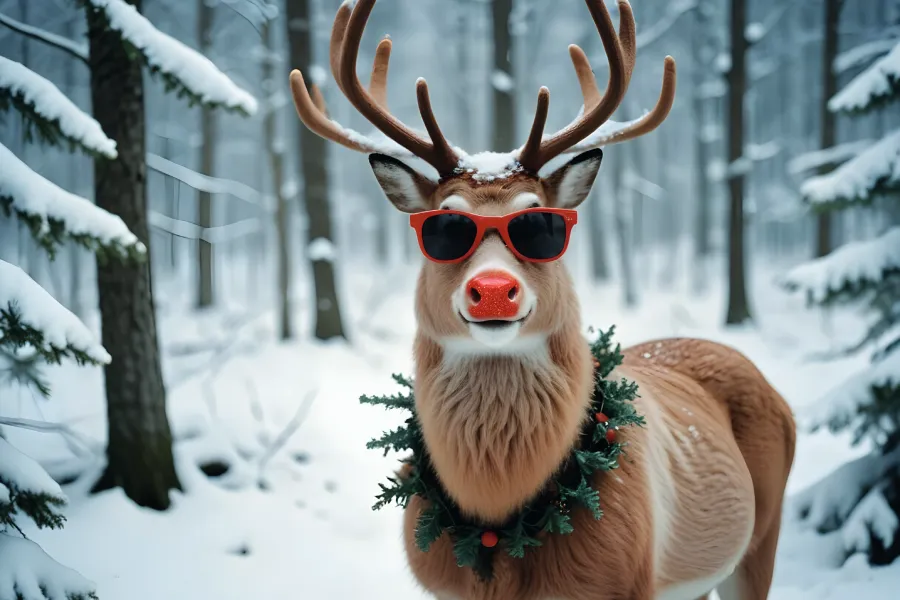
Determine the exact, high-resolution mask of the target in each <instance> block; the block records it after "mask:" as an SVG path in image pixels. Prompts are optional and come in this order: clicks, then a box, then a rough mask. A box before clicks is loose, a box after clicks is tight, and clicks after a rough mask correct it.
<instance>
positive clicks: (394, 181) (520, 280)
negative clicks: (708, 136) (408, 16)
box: [291, 0, 675, 354]
mask: <svg viewBox="0 0 900 600" xmlns="http://www.w3.org/2000/svg"><path fill="white" fill-rule="evenodd" d="M375 2H376V0H355V1H350V0H345V2H343V4H341V7H340V8H339V9H338V13H337V16H336V17H335V20H334V26H333V27H332V30H331V46H330V59H331V60H330V62H331V72H332V74H333V75H334V79H335V81H336V82H337V88H338V89H339V90H340V91H341V93H342V94H343V95H344V96H345V97H346V98H347V99H348V100H349V101H350V103H351V104H352V105H353V106H354V107H355V108H356V109H357V110H358V111H359V112H360V114H362V115H363V116H364V117H365V118H366V119H367V120H368V121H369V122H370V123H371V124H372V125H374V126H375V127H376V128H377V129H378V130H379V131H381V133H383V134H384V135H385V136H386V137H387V138H388V139H389V142H390V143H389V144H385V143H382V142H381V141H378V142H376V141H375V140H373V139H371V138H368V137H366V136H364V135H361V134H359V133H357V132H354V131H351V130H349V129H347V128H345V127H342V126H341V125H339V124H338V123H336V122H334V121H332V120H331V119H330V118H328V114H327V110H326V107H325V100H324V98H323V96H322V94H321V93H320V92H319V90H318V88H316V87H315V86H314V85H313V86H310V87H309V88H308V87H307V84H306V81H305V80H304V78H303V75H302V74H301V73H300V72H299V71H293V72H292V73H291V93H292V95H293V97H294V105H295V106H296V108H297V115H298V116H299V117H300V120H301V121H303V123H304V124H305V125H306V126H307V127H308V128H309V129H310V130H311V131H313V132H315V133H316V134H318V135H320V136H321V137H323V138H325V139H327V140H331V141H332V142H335V143H337V144H340V145H342V146H344V147H346V148H349V149H351V150H354V151H357V152H364V153H366V154H369V155H370V162H371V164H372V167H373V169H374V171H375V176H376V178H377V179H378V181H379V183H380V184H381V187H382V189H383V190H384V191H385V193H386V194H387V196H388V198H389V199H390V200H391V202H393V204H394V206H396V207H397V208H398V209H400V210H401V211H404V212H407V213H413V217H412V219H411V221H412V224H413V225H414V226H416V227H417V228H418V230H419V238H420V245H421V246H422V249H423V252H425V254H426V255H429V254H436V255H440V256H439V257H442V258H445V259H448V260H444V261H443V262H436V261H434V260H429V261H427V262H426V264H425V266H424V267H423V269H422V274H421V277H420V280H419V286H418V292H417V311H418V317H419V326H420V330H421V332H422V333H424V334H425V335H427V336H429V337H431V338H432V339H434V340H435V341H438V342H440V343H442V344H443V345H444V347H445V348H447V349H449V350H451V351H452V350H454V349H455V350H460V351H461V352H462V353H463V354H473V353H498V352H500V353H510V352H514V353H520V352H522V351H523V350H529V349H531V348H543V347H544V345H543V344H542V343H541V342H542V340H543V339H544V338H546V336H547V335H548V334H550V333H552V332H553V331H554V330H555V329H557V328H559V327H560V324H561V322H562V319H563V316H562V315H565V314H567V313H568V314H570V315H571V314H572V313H573V312H577V303H574V302H575V301H574V294H573V291H572V285H571V282H570V281H569V278H568V274H567V273H566V271H565V270H564V268H563V267H562V264H561V263H560V262H558V261H556V260H555V259H556V258H558V257H559V256H560V255H561V254H562V251H563V250H564V249H565V248H564V247H563V248H562V249H561V250H560V249H559V248H557V250H560V251H559V252H558V253H557V255H556V256H551V255H552V254H553V252H552V250H553V245H552V244H551V243H550V242H552V241H553V240H556V241H558V237H559V235H560V234H562V235H563V237H564V238H565V239H568V234H569V233H570V231H571V225H572V224H573V223H574V220H575V213H574V212H571V210H572V209H574V208H575V207H576V206H578V205H579V204H580V203H581V202H582V201H583V200H584V199H585V197H587V194H588V192H589V190H590V188H591V185H592V183H593V181H594V178H595V176H596V174H597V169H598V168H599V166H600V156H601V154H600V150H598V148H600V147H601V146H606V145H609V144H616V143H620V142H624V141H627V140H630V139H634V138H637V137H640V136H642V135H645V134H647V133H649V132H650V131H653V130H654V129H655V128H656V127H658V126H659V125H660V124H661V123H662V122H663V121H664V120H665V119H666V116H668V114H669V111H670V109H671V108H672V103H673V101H674V98H675V61H674V60H672V58H671V57H666V59H665V62H664V69H663V85H662V91H661V92H660V95H659V99H658V100H657V103H656V106H655V107H654V108H653V110H652V111H650V112H649V113H647V114H645V115H644V116H643V117H641V118H640V119H637V120H635V121H631V122H629V123H612V122H608V119H609V118H610V117H611V116H612V114H613V112H615V110H616V108H617V107H618V106H619V104H620V103H621V102H622V98H623V97H624V95H625V91H626V90H627V89H628V83H629V81H630V80H631V75H632V71H633V69H634V60H635V52H636V50H637V46H636V43H637V42H636V38H635V35H636V30H635V24H634V15H633V14H632V11H631V6H630V4H629V3H628V0H618V9H619V31H618V34H617V33H616V28H615V26H614V25H613V23H612V19H611V17H610V14H609V11H608V10H607V8H606V4H605V2H604V1H603V0H585V3H586V5H587V7H588V10H589V12H590V14H591V18H592V20H593V21H594V24H595V25H596V27H597V32H598V33H599V34H600V39H601V41H602V42H603V47H604V50H605V51H606V55H607V59H608V62H609V81H608V83H607V87H606V91H605V92H604V93H602V94H601V92H600V90H599V88H598V87H597V82H596V80H595V78H594V74H593V70H592V69H591V64H590V62H589V61H588V58H587V56H586V55H585V53H584V51H583V50H582V49H581V48H579V47H578V46H576V45H572V46H570V47H569V54H570V57H571V59H572V64H573V66H574V67H575V74H576V76H577V77H578V81H579V83H580V85H581V91H582V95H583V96H584V104H583V109H582V111H581V112H580V113H579V115H578V117H577V118H576V119H575V120H574V121H572V122H571V123H570V124H569V125H568V126H566V127H564V128H563V129H561V130H560V131H558V132H556V133H554V134H552V135H544V126H545V125H546V123H547V116H548V111H549V107H550V91H549V90H548V89H547V88H541V90H540V91H539V92H538V101H537V108H536V111H535V117H534V122H533V124H532V127H531V131H530V133H529V136H528V139H527V141H526V142H525V144H524V145H523V146H522V147H520V148H518V149H516V150H514V151H513V152H511V153H510V154H508V155H505V158H504V157H503V156H502V155H492V156H490V158H491V159H492V163H493V162H494V159H503V160H507V159H509V160H508V161H507V162H509V163H510V165H511V167H512V168H511V169H510V170H509V172H508V173H505V174H504V176H501V177H495V178H494V179H493V180H491V181H488V180H487V179H489V178H480V177H478V172H474V171H470V170H469V169H468V168H467V166H466V165H467V164H471V160H470V159H472V158H473V157H471V156H469V155H468V154H466V153H465V152H463V151H462V150H460V149H459V148H456V147H454V146H453V145H452V144H450V143H449V142H448V141H447V139H446V138H445V137H444V135H443V133H442V132H441V129H440V127H439V126H438V123H437V119H436V118H435V115H434V111H433V110H432V106H431V98H430V95H429V91H428V85H427V83H426V82H425V80H424V79H420V80H419V81H418V82H417V83H416V101H417V104H418V106H419V112H420V113H421V116H422V122H423V124H424V125H425V129H426V131H427V136H426V135H424V134H422V133H420V132H418V131H416V130H413V129H411V128H410V127H408V126H406V125H404V124H403V123H402V122H400V120H398V119H397V118H396V117H395V116H394V115H392V114H391V112H390V110H389V109H388V104H387V77H388V67H389V62H390V56H391V49H392V42H391V40H390V39H389V38H385V39H383V40H382V41H381V42H380V43H379V44H378V47H377V48H376V50H375V62H374V65H373V67H372V78H371V80H370V82H369V86H368V89H367V88H366V86H364V85H363V84H362V82H361V81H360V80H359V78H358V77H357V59H358V58H359V46H360V42H361V41H362V37H363V31H364V30H365V27H366V23H367V21H368V19H369V16H370V15H371V13H372V9H373V7H374V6H375ZM385 152H387V153H388V154H390V155H391V156H387V155H385V154H384V153H385ZM579 153H580V154H579ZM563 154H574V155H577V156H576V158H574V159H573V160H572V161H571V162H569V163H568V164H567V165H565V166H564V167H562V168H560V169H559V170H557V171H556V172H555V173H553V174H552V175H550V176H549V177H546V178H541V177H538V175H537V173H538V172H539V171H540V169H541V168H542V167H543V166H544V165H546V164H547V163H548V162H550V161H551V160H553V159H554V158H556V157H558V156H561V155H563ZM407 157H418V158H420V159H422V160H424V161H425V162H427V163H428V164H430V165H431V166H432V167H434V168H435V169H436V170H437V172H438V174H439V175H440V176H441V179H440V181H438V182H435V181H432V180H430V179H428V178H426V177H424V176H422V175H420V174H419V173H417V172H415V171H413V170H412V169H410V168H409V167H408V166H406V165H405V164H404V163H402V162H400V161H399V160H397V159H398V158H407ZM541 208H543V209H553V210H556V211H557V216H560V218H562V219H563V223H562V225H560V222H559V220H558V219H556V217H555V216H551V215H549V212H552V210H551V211H549V212H548V211H547V210H543V211H542V213H541V214H537V213H534V214H532V213H533V212H534V210H539V209H541ZM522 210H525V211H529V210H530V212H529V213H528V214H527V215H526V217H527V218H523V219H519V217H520V215H518V214H517V212H518V211H522ZM567 210H568V211H570V212H568V213H566V212H565V211H567ZM427 211H441V212H443V211H447V214H445V215H443V216H445V217H451V216H453V217H454V218H448V219H443V220H440V221H436V220H432V218H433V216H434V215H429V214H428V212H427ZM453 211H455V212H453ZM417 216H421V218H420V219H419V220H416V219H417ZM504 217H506V218H504ZM426 219H427V220H426ZM542 219H543V221H542ZM565 219H568V221H566V220H565ZM473 223H474V225H473ZM435 224H437V225H435ZM426 225H427V226H428V236H427V240H426V236H425V229H426ZM541 227H543V228H544V230H543V231H541V230H540V228H541ZM560 230H562V231H560ZM548 238H549V242H548ZM426 241H428V242H429V243H432V242H435V241H436V242H437V243H438V245H437V246H435V247H430V248H429V247H428V245H427V244H426V243H425V242H426ZM529 243H532V244H537V245H540V244H544V246H543V247H540V248H536V247H535V246H534V245H532V246H528V247H526V246H527V245H528V244H529ZM460 246H461V247H462V251H460ZM535 256H538V257H540V260H542V261H544V262H535V261H534V260H532V259H533V258H534V257H535ZM434 258H435V256H431V259H434Z"/></svg>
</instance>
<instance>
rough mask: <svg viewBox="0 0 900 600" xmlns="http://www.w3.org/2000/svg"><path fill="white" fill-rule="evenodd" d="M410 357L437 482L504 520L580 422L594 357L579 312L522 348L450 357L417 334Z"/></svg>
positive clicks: (550, 469) (556, 462) (556, 460)
mask: <svg viewBox="0 0 900 600" xmlns="http://www.w3.org/2000/svg"><path fill="white" fill-rule="evenodd" d="M579 312H580V311H579V310H577V307H576V310H575V311H572V312H570V313H569V314H572V315H578V314H579ZM415 357H416V379H415V397H416V409H417V412H418V415H419V419H420V422H421V426H422V431H423V435H424V438H425V445H426V447H427V449H428V453H429V456H430V457H431V461H432V464H433V465H434V468H435V470H436V472H437V475H438V478H439V479H440V481H441V483H442V484H443V486H444V487H445V489H446V491H447V493H448V494H449V495H450V496H451V497H452V498H453V500H454V501H455V502H456V503H457V504H458V506H459V508H460V510H461V511H462V512H463V513H464V514H466V515H467V516H469V517H473V518H476V519H480V520H482V521H485V522H487V523H497V522H502V521H503V520H505V519H506V518H508V517H509V516H510V515H512V514H513V513H515V512H516V511H517V510H519V509H520V508H521V507H522V506H523V505H524V504H525V503H527V502H528V501H529V500H530V499H531V498H533V497H534V496H535V495H536V494H537V493H539V492H540V491H541V490H542V488H543V486H544V485H545V483H546V482H547V480H548V479H549V478H550V477H551V476H552V475H553V473H554V472H555V471H556V470H557V468H558V467H559V466H560V463H561V462H562V461H563V460H564V459H565V457H566V456H567V455H568V453H569V452H570V451H571V448H572V445H573V443H574V442H575V439H576V438H577V436H578V434H579V432H580V430H581V426H582V425H583V423H584V418H585V411H586V410H587V406H588V405H589V403H590V401H591V391H592V389H593V363H592V359H591V354H590V349H589V347H588V345H587V343H586V341H585V339H584V337H583V336H582V334H581V332H580V323H579V322H578V319H577V317H576V318H572V319H569V320H568V321H567V322H564V323H563V324H562V327H561V328H559V329H558V330H556V331H554V332H553V333H551V334H549V335H548V336H547V337H546V340H545V341H544V342H543V345H542V347H541V348H540V349H539V351H537V352H532V353H529V354H521V355H516V354H509V355H491V356H485V355H476V356H469V357H466V356H453V357H452V358H451V357H448V356H447V351H446V350H445V348H444V347H442V346H441V344H439V343H438V342H436V341H434V340H433V339H431V338H429V337H428V336H426V335H424V334H423V333H422V332H421V331H420V332H419V333H418V334H417V336H416V343H415Z"/></svg>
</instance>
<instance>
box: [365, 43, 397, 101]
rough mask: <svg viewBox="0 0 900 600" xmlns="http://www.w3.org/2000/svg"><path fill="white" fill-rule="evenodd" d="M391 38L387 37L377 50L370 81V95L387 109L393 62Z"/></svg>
mask: <svg viewBox="0 0 900 600" xmlns="http://www.w3.org/2000/svg"><path fill="white" fill-rule="evenodd" d="M392 47H393V44H392V43H391V38H389V37H385V38H384V39H383V40H381V41H380V42H379V43H378V48H376V49H375V64H373V65H372V78H371V79H370V80H369V93H370V94H372V98H374V99H375V102H377V103H378V104H379V105H380V106H383V107H384V108H387V107H388V105H387V77H388V67H390V62H391V48H392Z"/></svg>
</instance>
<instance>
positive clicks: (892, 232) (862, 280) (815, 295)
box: [781, 227, 900, 304]
mask: <svg viewBox="0 0 900 600" xmlns="http://www.w3.org/2000/svg"><path fill="white" fill-rule="evenodd" d="M897 273H900V227H893V228H892V229H889V230H888V231H887V233H885V234H884V235H882V236H880V237H878V238H875V239H874V240H865V241H860V242H850V243H848V244H844V245H843V246H841V247H840V248H838V249H837V250H835V251H834V252H832V253H831V254H829V255H827V256H823V257H822V258H817V259H816V260H813V261H810V262H808V263H804V264H802V265H799V266H797V267H795V268H794V269H792V270H791V271H789V272H788V273H787V275H785V276H784V278H783V279H782V281H781V284H782V285H783V286H784V287H785V288H787V289H788V290H791V291H802V292H805V293H806V296H807V298H808V299H809V301H810V302H812V303H815V304H822V303H825V302H828V301H829V300H831V299H832V298H833V297H835V296H836V295H838V294H842V293H847V292H850V293H852V292H854V291H858V290H862V289H865V288H867V287H871V286H875V285H877V284H878V283H879V282H881V281H882V280H884V279H885V278H886V277H889V276H891V275H893V274H897Z"/></svg>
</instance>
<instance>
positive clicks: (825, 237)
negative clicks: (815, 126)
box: [815, 0, 842, 257]
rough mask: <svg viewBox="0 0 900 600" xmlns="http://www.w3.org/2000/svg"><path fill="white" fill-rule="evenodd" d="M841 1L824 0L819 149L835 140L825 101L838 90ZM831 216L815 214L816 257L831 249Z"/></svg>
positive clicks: (833, 117)
mask: <svg viewBox="0 0 900 600" xmlns="http://www.w3.org/2000/svg"><path fill="white" fill-rule="evenodd" d="M841 4H842V0H825V7H824V8H825V10H824V11H823V12H824V17H825V19H824V21H825V22H824V25H825V38H824V40H823V43H822V100H821V102H820V105H819V111H820V112H819V118H820V119H821V125H820V127H819V136H820V138H819V148H821V149H822V150H825V149H826V148H831V147H832V146H834V144H835V142H836V141H837V135H836V122H837V117H836V115H835V114H834V113H833V112H831V111H830V110H828V101H829V100H830V99H831V97H832V96H834V95H835V94H836V93H837V83H838V82H837V74H836V73H835V72H834V58H835V57H836V56H837V52H838V23H839V21H840V16H841ZM832 168H833V167H832V166H830V165H822V166H821V167H819V169H818V172H819V175H826V174H828V172H829V171H831V169H832ZM831 226H832V217H831V214H830V213H829V212H828V211H822V212H821V213H819V214H818V215H817V217H816V248H815V250H816V254H815V255H816V256H817V257H819V256H825V255H826V254H828V253H829V252H831V247H832V240H831Z"/></svg>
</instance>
